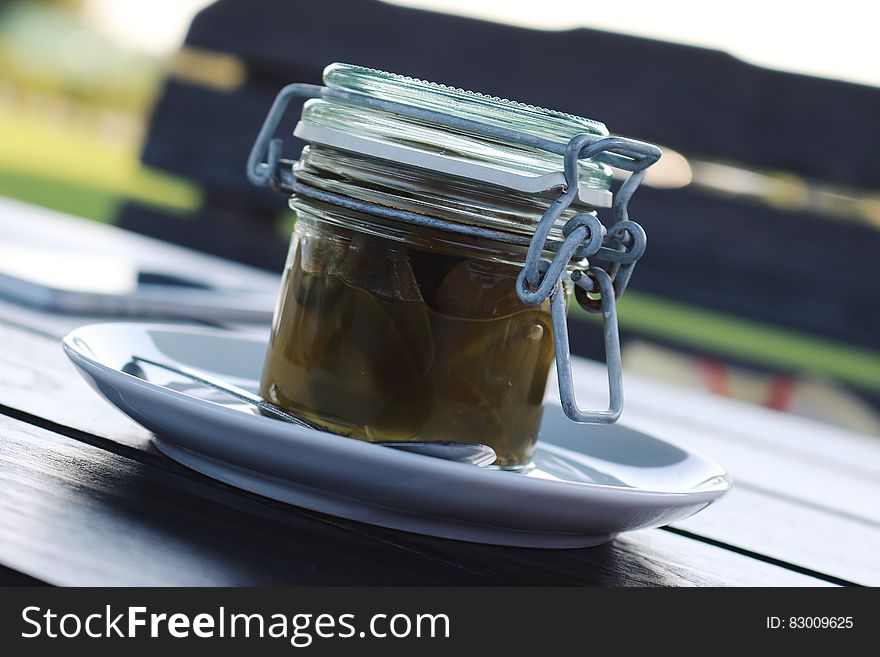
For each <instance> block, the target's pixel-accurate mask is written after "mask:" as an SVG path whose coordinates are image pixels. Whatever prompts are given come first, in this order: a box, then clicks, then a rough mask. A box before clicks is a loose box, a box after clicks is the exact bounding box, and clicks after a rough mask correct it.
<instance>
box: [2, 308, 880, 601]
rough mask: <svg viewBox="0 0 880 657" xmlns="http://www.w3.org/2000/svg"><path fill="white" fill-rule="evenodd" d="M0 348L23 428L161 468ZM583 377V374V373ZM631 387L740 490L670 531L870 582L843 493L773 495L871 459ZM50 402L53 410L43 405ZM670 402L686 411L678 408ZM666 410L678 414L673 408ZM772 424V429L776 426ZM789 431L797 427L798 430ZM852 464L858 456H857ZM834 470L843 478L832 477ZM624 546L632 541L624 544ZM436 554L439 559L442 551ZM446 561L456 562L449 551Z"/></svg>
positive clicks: (75, 378)
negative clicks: (828, 456) (664, 401)
mask: <svg viewBox="0 0 880 657" xmlns="http://www.w3.org/2000/svg"><path fill="white" fill-rule="evenodd" d="M0 341H3V343H4V344H6V345H7V346H8V348H7V349H4V350H3V351H2V352H0V404H2V405H5V406H7V407H9V408H10V409H14V410H18V411H23V412H24V413H26V414H29V415H31V416H32V417H25V416H22V415H20V416H18V417H20V418H21V419H24V420H26V421H28V422H31V423H39V421H40V420H44V421H46V422H47V424H46V426H47V427H48V428H49V429H51V430H53V431H56V432H58V431H60V432H62V433H65V431H64V428H69V429H73V430H76V431H80V432H83V433H84V434H85V435H84V436H79V439H80V440H87V441H88V440H89V436H92V435H94V436H96V437H97V438H103V439H104V440H105V442H104V443H102V442H96V441H92V442H93V443H94V444H96V445H98V446H100V447H102V448H103V449H110V450H114V449H117V448H115V447H114V445H118V446H119V449H117V451H118V452H119V453H120V454H121V455H123V456H129V453H128V452H125V451H122V448H130V449H134V450H138V451H141V452H144V453H145V454H151V455H152V457H153V458H154V459H156V460H157V461H159V462H161V461H164V460H165V457H164V456H161V455H159V454H158V453H156V451H155V449H154V448H153V447H152V444H151V442H150V433H149V432H148V431H146V430H145V429H143V428H142V427H140V426H139V425H137V424H135V423H134V422H132V421H131V420H129V419H128V418H127V417H126V416H124V415H123V414H122V413H120V412H119V411H117V410H116V409H115V408H113V407H112V406H110V405H109V404H108V403H107V402H105V401H104V400H103V399H101V398H100V397H99V396H98V395H96V394H95V393H94V392H93V391H92V390H91V389H90V388H89V387H88V386H87V385H86V384H85V382H84V381H83V380H82V379H81V378H80V377H79V375H78V374H77V373H76V372H75V370H74V368H73V366H72V365H71V364H70V363H69V361H68V360H67V358H66V357H65V356H64V354H63V352H62V351H61V349H60V346H59V343H58V342H57V340H55V339H53V338H48V337H46V336H42V335H37V334H34V333H31V332H29V331H26V330H23V329H21V328H18V327H12V326H8V325H5V326H4V325H2V324H0ZM584 369H586V370H587V371H586V372H584V371H583V370H584ZM576 371H577V373H578V374H580V377H579V379H578V380H579V381H582V382H587V381H592V380H594V379H595V376H593V374H595V372H593V371H592V370H591V369H590V366H581V365H580V364H579V367H578V369H577V370H576ZM585 374H586V375H590V376H586V375H585ZM628 382H629V381H628ZM641 385H642V386H644V385H645V384H641ZM634 387H635V388H636V394H635V395H631V398H630V400H629V402H628V404H629V405H628V407H627V420H628V421H630V422H631V423H632V424H633V425H634V426H637V427H639V428H642V429H644V430H646V431H649V432H651V433H654V434H656V435H660V436H661V437H665V438H668V439H672V440H673V442H679V443H683V444H686V445H687V446H688V447H690V448H691V449H697V450H699V451H705V452H708V453H710V454H713V455H714V456H717V457H718V458H719V459H720V460H721V461H722V462H723V463H725V464H726V465H727V466H728V467H731V468H733V472H734V476H735V477H736V478H737V479H739V480H741V481H742V484H743V487H742V488H741V489H735V490H734V491H733V492H732V493H730V494H729V496H728V499H727V500H725V501H724V503H723V504H719V505H717V506H715V507H713V508H712V509H710V510H709V511H707V512H704V513H702V514H699V515H697V516H695V517H694V518H692V519H689V520H687V521H684V522H683V523H679V524H678V525H677V526H679V527H682V528H684V529H687V530H689V531H692V532H695V533H697V534H699V535H702V536H705V537H707V538H710V539H714V540H718V541H723V542H724V543H728V544H730V545H733V546H737V547H741V548H745V549H749V550H752V551H755V552H758V553H760V554H763V555H766V556H768V557H772V558H774V559H778V560H780V561H786V562H789V563H792V564H795V565H798V566H801V567H804V568H808V569H811V570H815V571H819V572H821V573H825V574H827V575H830V576H833V577H837V578H842V579H844V580H848V581H853V582H858V583H863V584H873V583H875V582H877V581H878V578H880V573H878V567H877V565H876V560H875V559H874V558H873V557H872V554H873V553H874V551H875V548H876V547H878V546H880V527H878V526H877V525H875V524H874V523H873V521H872V520H871V518H870V517H867V518H863V517H861V516H858V515H856V516H854V517H852V516H853V513H856V511H849V510H848V511H847V513H846V515H844V512H843V509H847V504H848V501H847V497H846V496H847V495H849V494H850V493H848V492H847V491H840V492H839V494H840V495H841V496H842V497H843V499H840V500H839V499H836V498H835V497H834V495H833V494H832V495H826V497H825V499H824V501H823V504H824V506H822V507H819V508H816V507H815V506H814V505H813V503H812V501H811V498H812V497H813V496H814V491H813V490H812V489H811V488H809V487H807V488H806V491H805V495H806V497H803V496H798V495H799V488H798V487H797V486H794V487H791V486H780V485H779V484H780V483H786V482H787V481H788V479H792V478H794V479H795V483H798V481H799V480H798V477H799V476H804V475H803V474H799V473H800V471H801V470H802V469H803V468H804V467H805V466H804V465H803V463H800V462H799V461H798V458H797V457H798V456H800V457H802V458H801V460H803V459H808V461H809V462H810V463H811V464H810V465H809V467H810V468H811V470H810V477H809V479H808V481H809V482H812V484H813V485H816V484H818V485H820V486H821V484H822V483H823V482H826V481H829V480H830V481H833V482H836V483H837V486H838V488H831V487H830V484H828V486H829V488H828V490H830V491H837V490H838V489H839V487H840V485H841V484H840V482H841V480H842V479H843V480H845V481H846V482H847V483H848V484H849V485H850V486H853V485H857V484H858V481H859V478H858V477H857V476H850V475H849V473H848V471H847V469H848V468H852V469H853V470H854V471H855V469H856V468H862V469H864V468H865V467H872V466H871V461H870V460H869V459H865V458H861V462H860V463H850V462H849V461H846V460H845V459H846V458H847V457H846V450H842V451H843V452H844V454H843V456H838V459H837V461H833V462H830V463H829V464H823V463H822V461H821V456H822V455H823V452H822V451H821V449H823V448H820V445H819V443H821V441H820V439H819V437H818V436H811V437H810V440H805V441H804V446H803V447H802V446H799V445H797V444H792V445H788V444H785V445H784V447H785V450H786V452H785V453H783V454H781V455H780V454H774V451H778V449H779V445H780V444H781V441H782V437H781V433H780V429H779V427H778V426H774V425H773V424H771V426H773V428H774V431H775V432H776V433H775V438H774V440H773V441H769V440H764V439H763V438H762V436H761V434H758V435H757V436H755V437H754V438H751V439H750V440H748V441H744V442H743V441H736V440H734V441H730V440H729V439H725V437H724V430H722V429H721V428H719V427H718V426H717V425H716V426H715V427H712V426H711V425H707V424H706V423H707V422H708V420H706V419H705V418H702V419H700V418H694V417H685V418H678V417H676V418H675V420H674V421H673V420H670V419H669V418H668V414H669V413H670V412H672V411H666V414H667V415H666V416H664V414H663V413H655V412H654V410H655V409H654V408H653V405H652V403H650V400H651V399H653V397H651V396H650V395H648V394H646V392H645V390H643V389H640V388H639V384H637V385H635V386H634ZM584 389H585V390H586V388H584ZM587 392H589V390H587ZM49 400H52V401H51V403H50V401H49ZM646 400H648V401H646ZM674 401H677V402H678V403H679V404H681V407H686V405H685V403H684V401H683V400H674ZM715 401H716V403H717V400H715ZM670 407H672V408H678V407H679V406H677V405H676V404H674V403H671V404H670ZM737 410H738V411H739V410H740V409H737ZM743 416H744V417H745V418H746V419H744V421H743V425H742V426H741V427H739V429H738V430H740V431H748V430H749V427H750V424H749V423H750V422H751V423H755V422H756V420H755V419H754V418H750V416H749V414H748V413H744V414H743ZM658 417H659V420H658V419H657V418H658ZM773 419H775V420H777V421H778V420H779V419H780V418H773ZM699 422H702V424H698V423H699ZM48 423H54V424H56V425H59V426H52V425H51V424H48ZM695 423H697V424H695ZM777 424H780V423H779V422H777ZM781 424H782V425H784V424H785V423H784V422H782V423H781ZM797 424H798V423H797V422H795V426H796V427H797ZM743 427H745V429H744V428H743ZM750 435H751V434H750ZM689 438H690V440H689V441H688V439H689ZM850 438H851V439H852V440H853V441H855V446H857V447H859V448H860V449H862V450H863V451H867V447H866V446H865V445H864V444H862V443H861V442H860V441H858V440H857V439H856V438H852V437H850ZM707 445H708V446H707ZM789 452H793V454H791V453H789ZM857 456H864V455H860V454H858V452H857ZM768 462H769V465H768ZM866 464H867V465H866ZM816 468H818V470H815V469H816ZM768 469H770V471H771V472H774V473H775V472H783V471H785V469H788V470H789V471H790V470H794V471H795V473H796V474H795V475H791V474H788V475H787V476H786V477H784V478H780V477H769V478H767V480H766V483H765V474H764V473H765V472H766V471H767V470H768ZM841 469H843V472H840V470H841ZM750 482H761V483H762V484H764V485H766V486H767V487H768V488H767V489H766V490H763V489H762V492H757V491H755V490H751V491H750V490H749V489H748V488H747V486H748V485H749V484H750ZM854 482H856V483H855V484H854ZM861 485H862V486H863V489H864V491H865V493H864V494H866V495H868V494H872V495H880V492H878V491H877V488H876V485H875V484H874V483H873V480H870V479H869V480H867V481H864V482H862V483H861ZM823 489H824V488H823ZM792 495H794V498H793V499H792V497H791V496H792ZM829 528H833V530H834V533H833V534H830V535H829V533H828V531H829ZM829 536H830V538H829ZM630 540H636V539H630V538H627V539H625V541H630ZM657 540H666V539H657ZM624 544H626V543H624ZM632 552H633V554H632V555H630V558H632V556H633V555H635V554H637V550H636V549H635V547H634V548H633V551H632ZM440 553H441V554H444V555H445V554H446V552H444V551H442V550H441V552H440ZM450 553H451V554H455V553H456V550H451V552H450ZM444 558H445V557H444ZM535 576H536V577H537V574H535Z"/></svg>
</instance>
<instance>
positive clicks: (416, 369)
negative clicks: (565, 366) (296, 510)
mask: <svg viewBox="0 0 880 657" xmlns="http://www.w3.org/2000/svg"><path fill="white" fill-rule="evenodd" d="M324 81H325V83H326V85H327V88H328V89H331V90H333V91H334V93H333V94H324V95H320V96H319V97H315V98H313V99H311V100H309V101H308V102H307V103H306V104H305V106H304V107H303V112H302V117H301V121H300V123H299V124H298V126H297V129H296V132H295V134H297V135H298V136H300V137H303V138H305V139H306V140H307V141H309V142H310V144H309V145H308V146H307V147H306V148H304V149H303V151H302V154H301V156H300V159H299V161H298V162H296V163H294V164H293V166H292V170H291V171H289V172H286V174H287V175H288V179H294V180H295V187H294V190H295V193H294V194H293V195H292V196H291V199H290V207H291V208H292V209H293V210H294V211H295V213H296V223H295V227H294V231H293V238H292V241H291V246H290V252H289V257H288V261H287V265H286V268H285V272H284V276H283V282H282V291H281V296H280V300H279V303H278V307H277V309H276V313H275V320H274V324H273V330H272V336H271V341H270V345H269V349H268V352H267V356H266V363H265V366H264V370H263V377H262V389H261V393H262V395H263V396H264V397H265V398H266V399H267V400H269V401H270V402H271V403H273V404H276V405H278V406H280V407H282V408H286V409H288V410H290V411H292V412H293V413H294V414H297V415H300V416H302V417H305V418H307V419H308V420H310V421H312V422H313V423H315V424H317V425H319V426H322V427H324V428H326V429H327V430H329V431H331V432H334V433H337V434H341V435H345V436H350V437H352V438H358V439H362V440H368V441H378V440H382V441H405V440H419V441H425V440H427V441H433V440H437V441H457V442H470V443H484V444H487V445H489V446H491V447H492V448H494V449H495V451H496V453H497V455H498V460H497V461H496V464H495V465H496V466H497V467H500V468H505V469H519V468H522V467H524V466H526V465H527V464H528V463H529V461H530V458H531V453H532V449H533V447H534V444H535V441H536V439H537V435H538V430H539V427H540V423H541V416H542V408H543V406H542V405H543V400H544V393H545V388H546V383H547V378H548V374H549V371H550V368H551V364H552V363H553V358H554V328H553V321H552V320H551V313H550V303H549V301H547V300H543V301H541V302H540V303H536V304H526V303H524V302H523V301H522V300H521V299H520V296H518V294H517V277H518V276H519V275H520V272H521V271H522V269H523V265H524V263H525V262H526V257H527V251H528V246H529V244H530V242H531V238H532V235H533V234H534V232H535V228H536V226H537V225H538V222H539V221H540V220H541V218H542V217H543V216H544V215H545V213H547V211H548V208H550V206H551V205H552V204H553V203H554V202H557V198H558V197H559V194H560V189H561V188H562V187H564V184H565V179H564V178H563V177H562V173H561V171H562V170H563V168H564V167H563V152H564V148H563V147H564V146H565V145H566V144H567V143H568V142H569V141H570V140H572V138H574V137H576V136H578V135H584V134H588V135H596V136H597V137H600V138H601V137H604V136H607V134H608V132H607V130H606V128H605V126H604V125H602V124H601V123H597V122H595V121H592V120H589V119H584V118H581V117H576V116H573V115H569V114H563V113H560V112H555V111H552V110H546V109H541V108H537V107H533V106H529V105H524V104H521V103H514V102H511V101H506V100H501V99H498V98H491V97H487V96H483V95H481V94H476V93H472V92H466V91H462V90H459V89H452V88H449V87H445V86H443V85H436V84H433V83H426V82H422V81H419V80H414V79H411V78H404V77H402V76H396V75H393V74H389V73H383V72H379V71H373V70H371V69H365V68H361V67H356V66H350V65H344V64H333V65H331V66H329V67H328V68H327V69H326V70H325V73H324ZM315 95H317V94H315ZM373 100H378V101H379V102H378V103H374V102H373ZM382 101H391V102H392V103H403V104H405V105H407V106H408V107H410V108H415V111H414V112H411V113H409V114H401V113H398V112H395V111H392V110H389V109H388V107H387V106H386V105H384V104H383V102H382ZM418 108H425V109H428V110H436V109H439V110H441V111H442V112H443V113H444V114H445V115H447V116H451V117H454V118H455V119H460V121H458V122H457V123H456V124H455V125H453V126H450V125H449V124H446V125H438V124H437V123H436V122H434V121H433V120H432V117H431V115H430V114H427V115H425V116H422V115H419V113H418ZM477 122H479V124H481V125H484V126H490V129H489V130H490V132H491V126H496V127H498V128H501V130H499V131H497V133H493V134H489V135H487V134H485V133H484V132H481V131H476V130H473V129H472V127H473V125H475V123H477ZM268 123H269V121H268V120H267V125H268ZM270 128H271V126H270ZM509 129H514V130H516V131H517V133H518V134H519V135H525V136H526V143H523V141H522V140H508V139H505V134H506V133H505V132H504V131H505V130H509ZM264 132H266V128H265V127H264ZM261 134H262V133H261ZM530 137H535V138H536V139H537V140H540V143H543V144H546V143H547V142H548V141H549V142H554V143H558V144H560V148H559V149H558V152H549V151H548V150H547V149H546V148H543V147H539V146H533V145H532V144H530V143H528V138H530ZM536 143H538V142H536ZM576 176H577V181H578V185H577V193H576V194H575V195H574V196H573V197H572V198H571V199H570V200H569V205H567V206H566V207H565V208H564V209H562V211H561V212H559V214H558V217H557V218H556V220H555V223H554V224H553V226H552V227H551V228H550V230H549V233H548V235H547V238H546V243H545V244H544V245H543V246H544V250H545V253H544V255H546V256H547V257H548V258H552V257H553V254H554V252H555V251H556V250H558V249H559V247H560V245H561V244H562V243H563V241H564V240H565V237H566V234H565V233H564V232H563V226H564V225H565V224H566V222H568V221H569V220H570V219H572V217H575V215H580V216H583V215H587V214H589V215H594V214H595V212H594V208H595V207H598V206H609V205H610V203H611V192H610V186H611V169H610V168H609V167H608V166H607V165H606V164H603V163H601V162H599V161H591V160H581V161H580V162H579V163H578V165H577V173H576ZM365 204H368V205H365ZM365 208H371V209H372V210H371V211H369V212H368V211H365ZM376 209H378V210H381V212H376V211H373V210H376ZM413 217H415V218H416V220H415V221H413V220H409V219H412V218H413ZM402 218H403V219H405V220H401V219H402ZM597 225H598V224H597ZM586 266H587V263H586V261H585V260H584V259H583V258H574V259H572V260H571V261H570V262H569V263H567V264H566V270H565V271H571V270H572V269H573V268H585V267H586ZM563 279H564V290H565V292H566V293H567V292H568V291H569V290H570V289H571V282H570V280H568V277H567V276H566V275H564V274H563ZM615 331H616V327H615Z"/></svg>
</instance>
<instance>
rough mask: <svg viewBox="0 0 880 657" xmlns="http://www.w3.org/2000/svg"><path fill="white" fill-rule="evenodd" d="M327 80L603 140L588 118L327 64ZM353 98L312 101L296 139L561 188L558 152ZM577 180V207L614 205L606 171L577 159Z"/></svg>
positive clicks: (482, 118)
mask: <svg viewBox="0 0 880 657" xmlns="http://www.w3.org/2000/svg"><path fill="white" fill-rule="evenodd" d="M324 82H325V84H326V85H327V87H328V88H330V89H333V90H336V91H342V92H352V93H353V94H357V95H359V96H367V97H369V98H375V99H380V100H386V101H392V102H396V103H402V104H405V105H408V106H411V107H417V108H422V109H428V110H433V111H437V112H442V113H444V114H447V115H450V116H454V117H457V118H461V119H466V120H471V121H478V122H480V123H482V124H486V125H490V126H496V127H501V128H506V129H511V130H515V131H517V132H518V133H521V134H525V135H530V136H534V137H539V138H542V139H545V140H549V141H552V142H556V143H558V144H561V145H563V146H564V145H565V144H567V143H568V141H569V140H570V139H571V138H572V137H574V136H575V135H578V134H583V133H589V134H595V135H597V136H600V137H604V136H607V135H608V130H607V128H606V127H605V126H604V124H602V123H599V122H598V121H593V120H591V119H587V118H583V117H579V116H575V115H572V114H566V113H563V112H557V111H555V110H550V109H544V108H540V107H535V106H533V105H526V104H524V103H519V102H515V101H510V100H504V99H501V98H496V97H492V96H486V95H483V94H480V93H476V92H472V91H465V90H463V89H456V88H453V87H449V86H446V85H442V84H437V83H433V82H426V81H423V80H418V79H415V78H409V77H405V76H402V75H397V74H394V73H386V72H384V71H378V70H374V69H369V68H364V67H361V66H353V65H350V64H339V63H336V64H331V65H330V66H328V67H327V68H326V69H325V70H324ZM356 99H357V96H353V97H352V99H349V98H346V97H345V95H344V94H343V95H341V96H340V95H325V96H323V97H321V98H316V99H312V100H309V101H308V102H307V103H306V104H305V106H304V107H303V112H302V117H301V120H300V122H299V124H298V125H297V127H296V130H295V132H294V134H295V135H296V136H298V137H300V138H302V139H305V140H306V141H309V142H313V143H320V144H325V145H327V146H331V147H334V148H338V149H341V150H346V151H351V152H355V153H361V154H365V155H369V156H372V157H378V158H380V159H384V160H389V161H396V162H399V163H401V164H405V165H409V166H415V167H419V168H422V169H428V170H433V171H437V172H440V173H443V174H449V175H453V176H457V177H460V178H465V179H472V180H478V181H482V182H486V183H489V184H492V185H497V186H499V187H504V188H508V189H513V190H517V191H521V192H527V193H533V194H541V193H544V192H550V191H551V190H558V189H559V188H561V187H563V186H564V185H565V178H564V175H563V173H562V171H563V157H562V155H560V154H559V153H555V152H551V151H548V150H545V149H542V148H539V147H537V146H531V145H528V144H524V143H522V142H520V141H513V140H504V139H502V138H499V137H496V136H493V137H489V136H486V135H485V134H478V133H476V132H473V131H470V130H468V129H467V128H466V127H465V128H456V129H451V128H450V127H449V126H447V125H438V124H437V123H432V122H431V121H429V120H425V119H421V118H417V117H412V116H404V115H402V114H397V113H395V112H393V111H389V110H387V109H383V108H379V107H374V106H370V105H367V104H364V103H358V102H357V100H356ZM578 177H579V186H578V200H579V201H580V202H581V203H583V204H586V205H590V206H593V207H609V206H610V205H611V200H612V197H611V191H610V190H611V181H612V175H611V169H610V167H608V166H607V165H605V164H603V163H600V162H595V161H590V160H581V161H580V162H579V164H578Z"/></svg>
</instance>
